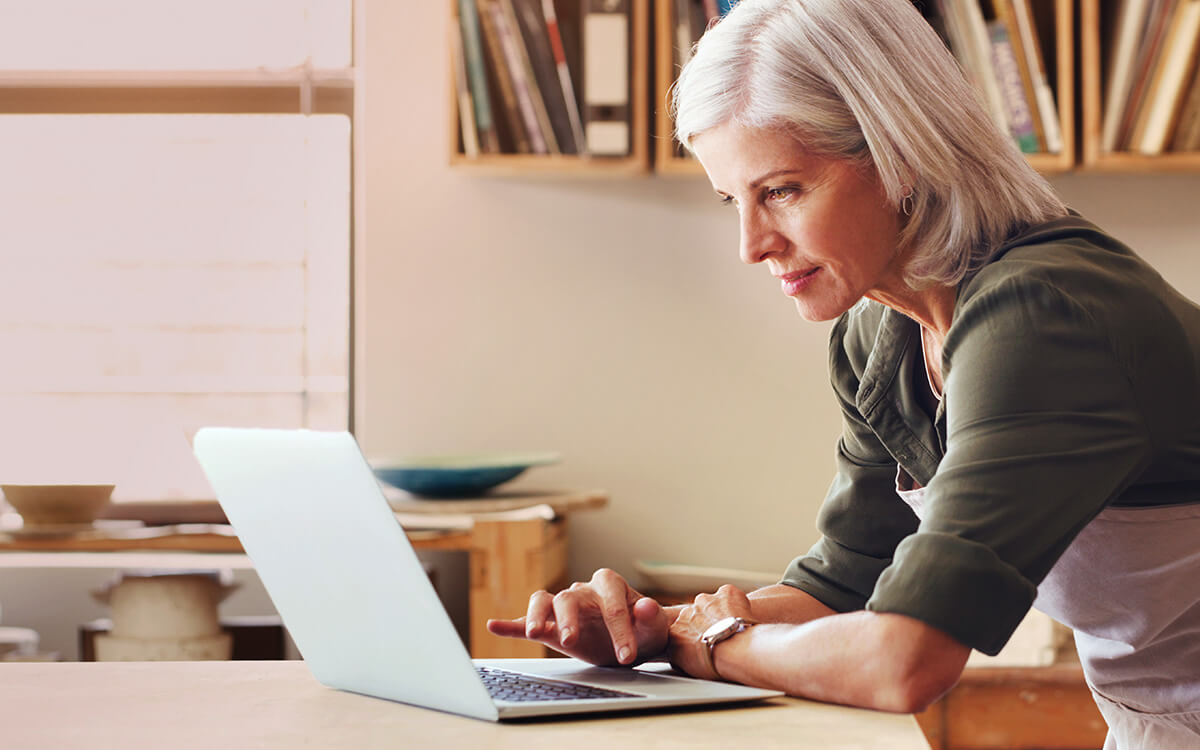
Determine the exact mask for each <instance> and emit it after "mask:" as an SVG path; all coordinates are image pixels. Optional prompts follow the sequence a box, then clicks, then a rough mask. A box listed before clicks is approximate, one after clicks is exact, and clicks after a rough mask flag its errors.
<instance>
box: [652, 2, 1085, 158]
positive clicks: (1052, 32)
mask: <svg viewBox="0 0 1200 750" xmlns="http://www.w3.org/2000/svg"><path fill="white" fill-rule="evenodd" d="M1033 5H1034V11H1035V13H1036V15H1037V21H1038V26H1039V29H1038V30H1039V38H1040V40H1041V46H1042V50H1043V54H1044V56H1045V63H1046V71H1047V77H1048V78H1050V81H1051V86H1052V87H1053V88H1054V91H1055V98H1056V103H1057V105H1058V107H1057V108H1058V117H1059V123H1060V127H1061V129H1062V133H1063V148H1062V150H1061V151H1060V152H1059V153H1056V154H1050V153H1040V154H1029V155H1028V157H1027V158H1028V159H1029V162H1030V163H1031V164H1032V165H1033V166H1034V168H1035V169H1037V170H1039V171H1041V172H1043V173H1054V172H1065V171H1067V170H1070V169H1071V168H1072V167H1073V166H1074V164H1075V138H1074V133H1075V68H1074V59H1075V52H1074V50H1075V42H1074V20H1073V19H1074V8H1073V0H1054V1H1053V4H1052V5H1051V3H1042V2H1040V1H1039V2H1035V3H1033ZM675 6H676V3H675V2H674V0H656V3H655V26H654V28H655V32H654V39H655V83H656V85H655V96H654V110H655V136H656V138H655V142H656V144H657V148H656V152H655V158H654V167H655V170H656V171H658V172H659V173H663V174H699V173H701V172H702V170H701V168H700V165H699V163H698V162H696V160H695V159H693V158H691V157H690V156H688V155H686V154H683V153H681V152H680V150H679V148H678V144H677V143H676V142H675V140H674V138H673V137H672V133H673V132H674V127H673V125H674V124H673V123H672V122H671V118H670V113H669V112H668V111H667V96H668V92H669V91H670V86H671V84H672V83H673V82H674V80H675V77H676V76H677V75H678V72H679V71H678V65H677V55H676V44H677V40H676V38H675V31H674V29H675V28H676V23H675V11H674V8H675Z"/></svg>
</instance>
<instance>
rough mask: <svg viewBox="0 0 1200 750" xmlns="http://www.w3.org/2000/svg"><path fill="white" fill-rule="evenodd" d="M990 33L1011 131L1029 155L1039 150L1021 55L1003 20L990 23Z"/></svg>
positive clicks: (996, 69) (997, 75) (993, 59)
mask: <svg viewBox="0 0 1200 750" xmlns="http://www.w3.org/2000/svg"><path fill="white" fill-rule="evenodd" d="M988 32H989V34H990V35H991V40H992V67H993V69H994V70H995V71H996V80H997V82H998V83H999V85H1000V91H1001V93H1002V94H1003V96H1004V104H1005V109H1006V111H1007V113H1008V118H1007V119H1008V127H1009V131H1010V132H1011V133H1012V136H1013V138H1015V139H1016V141H1017V145H1018V146H1019V147H1020V149H1021V151H1023V152H1024V153H1027V154H1032V153H1037V151H1038V139H1037V134H1036V133H1035V131H1034V128H1033V117H1032V115H1031V114H1030V112H1029V102H1028V100H1027V99H1026V98H1025V86H1024V84H1023V83H1022V81H1021V71H1020V70H1019V69H1018V68H1017V58H1016V54H1015V53H1014V52H1013V47H1012V42H1011V41H1010V40H1009V36H1008V28H1007V27H1005V25H1004V24H1003V23H1001V22H999V21H992V22H991V23H989V24H988Z"/></svg>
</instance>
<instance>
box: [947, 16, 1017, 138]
mask: <svg viewBox="0 0 1200 750" xmlns="http://www.w3.org/2000/svg"><path fill="white" fill-rule="evenodd" d="M955 4H956V5H961V8H962V11H963V14H964V15H963V20H964V22H965V31H966V35H967V45H968V52H967V54H968V56H969V57H970V58H971V61H972V63H971V65H972V69H973V70H975V78H976V80H975V85H976V86H979V87H980V89H982V91H983V95H984V101H986V102H987V105H988V110H989V111H990V112H991V113H992V118H993V119H994V120H995V121H996V125H997V126H998V127H999V128H1000V129H1001V130H1002V131H1004V132H1006V133H1007V132H1010V126H1009V122H1008V107H1007V105H1006V104H1005V102H1004V94H1003V93H1001V91H1000V82H999V79H998V78H997V77H996V67H995V66H994V65H993V64H992V41H991V36H990V34H989V33H988V29H987V21H985V20H984V18H983V9H982V8H981V7H980V5H979V1H978V0H964V1H963V2H961V3H955Z"/></svg>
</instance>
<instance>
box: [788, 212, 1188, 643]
mask: <svg viewBox="0 0 1200 750" xmlns="http://www.w3.org/2000/svg"><path fill="white" fill-rule="evenodd" d="M1198 249H1200V248H1198ZM1198 361H1200V308H1197V306H1196V305H1194V304H1193V303H1192V302H1190V301H1189V300H1187V299H1186V298H1184V297H1183V296H1182V295H1181V294H1179V293H1178V292H1177V291H1176V290H1175V289H1173V288H1172V287H1171V286H1170V285H1168V284H1167V283H1166V282H1165V281H1164V280H1163V279H1162V277H1161V276H1159V274H1158V273H1157V272H1155V271H1154V270H1153V269H1152V268H1151V267H1150V266H1149V265H1147V264H1146V263H1145V261H1143V260H1142V259H1140V258H1138V257H1137V256H1136V255H1135V254H1134V253H1133V252H1132V251H1131V250H1129V249H1128V248H1127V247H1125V246H1123V245H1122V244H1120V243H1119V242H1117V241H1116V240H1114V239H1113V238H1111V237H1109V236H1108V235H1106V234H1105V233H1104V232H1102V231H1101V230H1099V229H1098V228H1097V227H1096V226H1094V225H1093V224H1091V223H1089V222H1087V221H1085V220H1083V219H1082V218H1080V217H1078V216H1074V215H1072V216H1069V217H1064V218H1062V219H1058V220H1055V221H1052V222H1049V223H1046V224H1043V225H1040V226H1037V227H1033V228H1031V229H1029V230H1027V231H1025V232H1024V233H1022V234H1021V236H1019V237H1017V238H1015V239H1013V240H1011V241H1010V242H1008V243H1006V244H1005V245H1004V247H1003V248H1001V250H1000V251H999V252H998V253H997V255H996V257H995V259H994V260H992V261H991V262H990V263H988V264H987V265H986V266H984V267H983V268H982V269H980V270H979V271H978V272H977V273H975V274H974V275H973V276H971V277H969V278H968V279H967V280H965V281H964V282H963V283H962V284H961V285H960V286H959V289H958V296H957V300H956V303H955V308H954V317H953V323H952V324H951V327H950V330H949V333H948V334H947V336H946V340H945V344H944V349H943V353H942V376H943V381H944V398H943V400H942V401H941V402H940V403H937V402H935V401H934V400H933V399H932V398H930V386H929V383H928V379H927V377H926V374H925V366H924V359H923V353H922V348H921V336H920V328H919V326H918V325H917V324H916V323H915V322H914V321H912V320H911V319H909V318H907V317H905V316H903V315H901V314H899V313H897V312H895V311H893V310H890V309H888V308H885V307H883V306H882V305H879V304H876V303H865V304H864V305H860V306H858V307H856V308H855V309H853V310H851V311H849V312H847V313H845V314H844V315H842V317H841V318H840V319H839V320H838V321H837V323H836V325H835V327H834V329H833V332H832V335H831V337H830V372H831V374H832V380H833V387H834V391H835V392H836V394H837V398H838V400H839V402H840V404H841V408H842V414H843V430H842V436H841V439H840V440H839V442H838V446H837V475H836V477H835V479H834V481H833V484H832V486H831V487H830V489H829V492H828V495H827V496H826V498H825V502H824V504H823V506H822V508H821V511H820V513H819V515H818V518H817V526H818V528H819V530H820V531H821V533H822V538H821V539H820V540H819V541H818V542H817V543H816V544H815V545H814V546H813V548H812V549H811V550H809V552H808V554H806V555H804V556H802V557H799V558H797V559H796V560H794V561H793V562H792V564H791V565H790V566H789V568H788V570H787V572H786V574H785V576H784V579H783V582H784V583H787V584H790V585H792V586H795V587H798V588H800V589H802V590H804V591H807V592H808V593H810V594H812V595H813V596H815V597H817V598H818V599H820V600H821V601H822V602H824V603H825V604H826V605H828V606H830V607H832V608H834V609H835V610H838V611H849V610H854V609H861V608H864V607H865V608H866V609H868V610H873V611H877V612H895V613H901V614H905V615H909V616H911V617H915V618H917V619H919V620H922V621H923V622H926V623H928V624H930V625H932V626H934V627H937V628H939V629H941V630H943V631H945V632H947V633H949V634H950V635H951V636H953V637H954V638H956V639H957V640H959V641H961V642H962V643H964V644H966V645H968V646H971V647H972V648H975V649H978V650H979V651H982V652H984V653H987V654H995V653H997V652H998V651H999V650H1000V648H1001V647H1002V646H1003V645H1004V644H1005V642H1006V641H1007V640H1008V638H1009V637H1010V636H1011V635H1012V632H1013V630H1015V629H1016V627H1017V625H1018V624H1019V623H1020V621H1021V619H1022V618H1023V617H1024V615H1025V613H1026V612H1027V611H1028V609H1029V607H1030V606H1031V604H1032V603H1033V600H1034V598H1035V596H1036V595H1037V586H1038V583H1039V582H1040V581H1041V580H1042V579H1043V578H1044V577H1045V576H1046V574H1047V573H1048V572H1049V570H1050V568H1051V567H1052V566H1053V565H1054V562H1055V561H1056V560H1057V559H1058V557H1059V556H1060V555H1061V554H1062V553H1063V551H1064V550H1065V549H1066V548H1067V546H1068V545H1069V544H1070V542H1071V540H1072V539H1073V538H1074V537H1075V535H1076V534H1077V533H1078V532H1079V531H1080V529H1082V528H1083V527H1084V526H1085V525H1086V524H1087V523H1088V522H1089V521H1090V520H1091V519H1092V518H1093V517H1094V516H1095V515H1096V514H1097V513H1099V512H1100V511H1101V510H1102V509H1103V508H1104V507H1105V506H1107V505H1109V504H1115V505H1123V506H1148V505H1170V504H1178V503H1185V502H1196V501H1198V500H1200V382H1198V380H1200V379H1198V374H1197V362H1198ZM934 404H936V406H935V405H934ZM898 467H899V468H901V469H903V470H904V471H905V472H907V474H908V475H909V476H911V477H912V478H913V479H914V480H915V481H916V482H917V483H919V485H923V486H925V488H926V490H925V497H924V503H923V511H922V517H923V520H920V521H918V519H917V516H916V515H915V514H914V512H913V511H912V510H911V509H910V508H909V507H908V505H906V504H905V503H904V502H903V501H902V500H901V499H900V498H899V497H898V496H897V493H896V474H897V468H898ZM1197 543H1200V541H1198V542H1197ZM1079 595H1080V596H1086V597H1103V596H1104V595H1105V594H1104V592H1103V591H1080V592H1079Z"/></svg>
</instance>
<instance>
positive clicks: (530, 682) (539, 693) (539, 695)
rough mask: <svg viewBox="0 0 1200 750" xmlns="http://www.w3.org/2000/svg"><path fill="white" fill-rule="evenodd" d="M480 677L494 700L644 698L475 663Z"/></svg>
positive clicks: (634, 694) (633, 694)
mask: <svg viewBox="0 0 1200 750" xmlns="http://www.w3.org/2000/svg"><path fill="white" fill-rule="evenodd" d="M475 671H477V672H478V673H479V677H480V679H482V680H483V684H484V685H485V686H486V687H487V690H488V693H489V694H490V695H491V696H492V699H493V700H498V701H579V700H583V701H586V700H596V699H598V698H645V697H646V696H644V695H638V694H636V693H623V692H621V691H619V690H608V689H605V688H598V687H592V686H590V685H580V684H578V683H574V682H562V681H559V680H548V679H546V678H544V677H531V676H530V675H527V674H520V673H517V672H509V671H508V670H505V669H496V668H495V667H482V666H476V667H475Z"/></svg>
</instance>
